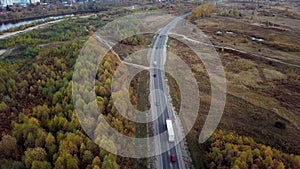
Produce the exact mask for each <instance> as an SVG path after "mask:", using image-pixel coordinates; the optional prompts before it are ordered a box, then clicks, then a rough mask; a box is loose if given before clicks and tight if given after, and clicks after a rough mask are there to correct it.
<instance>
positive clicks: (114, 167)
mask: <svg viewBox="0 0 300 169" xmlns="http://www.w3.org/2000/svg"><path fill="white" fill-rule="evenodd" d="M101 168H102V169H119V168H120V167H119V165H118V164H117V162H116V157H115V156H114V155H112V154H108V155H106V156H105V157H104V160H103V163H102V167H101Z"/></svg>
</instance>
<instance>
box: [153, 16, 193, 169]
mask: <svg viewBox="0 0 300 169" xmlns="http://www.w3.org/2000/svg"><path fill="white" fill-rule="evenodd" d="M187 15H188V14H186V15H183V16H180V17H177V18H175V19H174V20H172V21H171V22H170V23H169V24H167V25H166V26H165V27H164V28H163V29H162V30H161V31H160V33H159V34H158V35H157V37H156V39H155V42H154V45H153V48H152V51H151V58H150V68H151V69H150V90H151V91H152V92H153V94H152V95H151V96H152V97H153V98H152V99H151V100H152V103H151V106H154V109H152V110H154V113H158V114H159V116H158V119H156V120H155V121H154V122H153V125H154V131H155V134H156V135H158V134H159V140H157V145H158V146H157V147H158V149H160V150H166V149H170V148H169V147H173V148H171V149H170V150H169V151H166V152H164V153H162V154H161V155H160V156H159V157H157V159H158V163H157V165H158V166H157V168H158V169H185V166H184V162H183V158H182V155H181V150H180V146H179V145H176V146H175V147H174V143H172V142H169V141H168V134H167V127H166V118H171V120H172V122H173V128H174V129H175V128H176V127H174V124H175V123H174V119H172V115H171V111H170V105H168V100H167V93H166V92H167V91H166V83H165V74H164V71H163V70H164V63H165V62H166V43H167V41H168V32H169V30H171V29H172V28H173V27H174V26H175V25H176V24H177V23H178V22H179V21H180V20H181V19H183V18H184V17H186V16H187ZM174 132H175V139H176V131H174ZM172 154H174V155H175V156H176V162H171V155H172Z"/></svg>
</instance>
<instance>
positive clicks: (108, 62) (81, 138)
mask: <svg viewBox="0 0 300 169" xmlns="http://www.w3.org/2000/svg"><path fill="white" fill-rule="evenodd" d="M104 24H105V22H104V21H102V20H101V19H99V18H94V19H78V20H72V19H70V20H68V21H67V22H64V23H59V24H55V25H53V26H51V27H48V28H44V29H40V30H34V31H30V32H28V33H24V34H22V35H20V36H16V37H13V38H10V39H9V40H2V41H1V45H0V46H1V48H13V52H12V53H11V54H10V55H9V56H8V57H7V58H6V59H4V60H1V62H0V64H1V67H0V74H1V76H0V91H1V92H0V93H1V95H0V100H1V103H0V115H1V132H2V133H3V135H2V139H1V142H0V151H1V152H3V153H1V154H0V161H1V168H9V169H12V168H16V169H17V168H40V169H46V168H70V169H72V168H74V169H75V168H92V169H96V168H104V169H105V168H106V169H117V168H131V167H130V166H132V160H131V159H128V158H121V157H117V156H115V155H113V154H111V153H108V152H107V151H105V150H103V149H101V148H99V146H98V145H97V144H95V143H94V142H93V141H91V140H90V139H89V138H88V137H87V136H86V134H85V133H84V131H83V130H82V128H81V126H80V123H79V121H78V119H77V116H76V113H75V112H74V107H73V102H72V97H71V94H72V82H71V80H72V71H73V67H74V64H75V61H76V58H77V56H78V54H79V51H80V49H81V48H82V46H83V45H84V43H85V42H86V40H87V39H88V37H89V36H91V35H92V32H91V31H95V29H96V28H98V27H99V26H103V25H104ZM58 42H64V43H58ZM41 44H42V45H41ZM33 51H34V52H33ZM27 53H28V54H27ZM117 62H118V61H117V60H116V58H115V57H114V56H112V55H108V56H107V57H106V59H104V60H103V62H102V63H101V64H100V66H99V68H98V75H97V77H96V80H97V81H96V86H95V91H94V92H96V94H97V102H98V105H99V107H100V108H101V109H102V110H103V111H105V113H104V114H105V115H106V116H107V120H108V121H109V123H110V124H111V126H113V127H115V128H116V129H117V130H119V131H120V132H126V133H127V134H128V135H133V136H134V134H135V126H134V125H132V124H130V123H129V122H128V121H126V120H124V119H118V118H117V117H116V116H117V115H116V110H115V109H114V108H113V105H112V102H111V98H110V84H109V83H110V82H109V81H110V80H109V79H111V77H112V74H113V72H114V69H115V68H116V66H117ZM120 166H122V167H120Z"/></svg>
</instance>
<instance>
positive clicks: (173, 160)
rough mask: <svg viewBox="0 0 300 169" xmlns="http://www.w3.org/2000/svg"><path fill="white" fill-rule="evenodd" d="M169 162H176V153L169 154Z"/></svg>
mask: <svg viewBox="0 0 300 169" xmlns="http://www.w3.org/2000/svg"><path fill="white" fill-rule="evenodd" d="M171 162H172V163H175V162H176V155H175V154H171Z"/></svg>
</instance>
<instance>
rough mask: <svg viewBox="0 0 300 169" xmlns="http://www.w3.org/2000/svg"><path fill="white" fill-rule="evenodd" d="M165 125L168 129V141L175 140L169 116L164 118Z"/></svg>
mask: <svg viewBox="0 0 300 169" xmlns="http://www.w3.org/2000/svg"><path fill="white" fill-rule="evenodd" d="M166 125H167V130H168V137H169V142H174V141H175V134H174V129H173V125H172V121H171V119H170V118H166Z"/></svg>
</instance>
